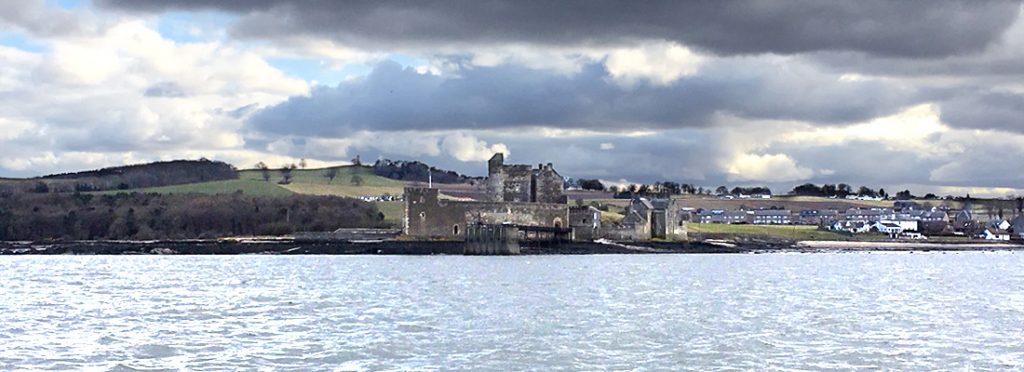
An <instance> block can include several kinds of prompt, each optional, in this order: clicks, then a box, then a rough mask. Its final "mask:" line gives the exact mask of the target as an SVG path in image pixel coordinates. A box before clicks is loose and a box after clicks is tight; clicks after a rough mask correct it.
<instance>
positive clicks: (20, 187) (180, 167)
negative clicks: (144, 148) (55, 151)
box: [0, 159, 238, 193]
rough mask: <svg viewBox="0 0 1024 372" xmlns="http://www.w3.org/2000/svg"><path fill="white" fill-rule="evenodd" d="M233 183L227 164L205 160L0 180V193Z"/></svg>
mask: <svg viewBox="0 0 1024 372" xmlns="http://www.w3.org/2000/svg"><path fill="white" fill-rule="evenodd" d="M233 179H238V172H237V170H236V169H235V168H234V167H233V166H231V164H228V163H224V162H220V161H212V160H207V159H200V160H174V161H163V162H155V163H148V164H137V165H127V166H121V167H110V168H103V169H97V170H91V171H85V172H74V173H62V174H53V175H48V176H43V177H36V178H29V179H5V180H0V189H3V190H0V192H3V191H6V192H35V193H48V192H75V191H79V192H86V191H105V190H128V189H137V188H146V187H160V186H171V185H183V184H191V183H198V182H210V181H222V180H233Z"/></svg>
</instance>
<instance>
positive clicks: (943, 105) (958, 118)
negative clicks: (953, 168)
mask: <svg viewBox="0 0 1024 372" xmlns="http://www.w3.org/2000/svg"><path fill="white" fill-rule="evenodd" d="M960 93H961V94H959V95H957V96H955V97H951V98H949V99H947V100H945V101H942V102H940V103H939V107H940V112H941V118H942V121H943V122H946V123H948V124H949V125H951V126H954V127H957V128H977V129H998V130H1005V131H1011V132H1018V133H1024V95H1022V94H1014V93H1007V92H984V91H982V92H977V91H969V90H965V91H964V92H960Z"/></svg>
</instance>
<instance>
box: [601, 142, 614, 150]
mask: <svg viewBox="0 0 1024 372" xmlns="http://www.w3.org/2000/svg"><path fill="white" fill-rule="evenodd" d="M600 148H601V150H605V151H608V150H614V149H615V144H614V143H611V142H604V143H602V144H601V145H600Z"/></svg>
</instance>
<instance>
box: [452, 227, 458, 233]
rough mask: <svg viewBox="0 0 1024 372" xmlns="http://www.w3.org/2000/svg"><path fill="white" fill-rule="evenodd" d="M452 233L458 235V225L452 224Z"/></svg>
mask: <svg viewBox="0 0 1024 372" xmlns="http://www.w3.org/2000/svg"><path fill="white" fill-rule="evenodd" d="M452 235H459V225H452Z"/></svg>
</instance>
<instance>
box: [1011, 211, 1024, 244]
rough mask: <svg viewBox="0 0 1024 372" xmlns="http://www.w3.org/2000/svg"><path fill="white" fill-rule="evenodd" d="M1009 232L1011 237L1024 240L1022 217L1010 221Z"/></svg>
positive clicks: (1023, 216) (1023, 217)
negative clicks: (1011, 234)
mask: <svg viewBox="0 0 1024 372" xmlns="http://www.w3.org/2000/svg"><path fill="white" fill-rule="evenodd" d="M1010 232H1012V233H1013V236H1015V237H1018V238H1022V239H1024V215H1020V216H1017V217H1014V218H1013V219H1012V220H1010Z"/></svg>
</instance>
